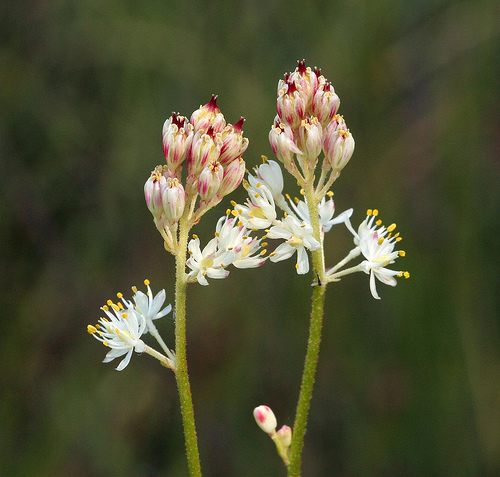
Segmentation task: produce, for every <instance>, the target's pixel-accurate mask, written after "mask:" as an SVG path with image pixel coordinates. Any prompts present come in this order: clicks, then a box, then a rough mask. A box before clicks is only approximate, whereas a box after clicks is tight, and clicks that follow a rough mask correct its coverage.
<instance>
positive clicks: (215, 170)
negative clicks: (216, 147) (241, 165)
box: [198, 161, 224, 201]
mask: <svg viewBox="0 0 500 477" xmlns="http://www.w3.org/2000/svg"><path fill="white" fill-rule="evenodd" d="M223 175H224V169H223V168H222V166H221V165H220V163H219V162H217V161H215V162H210V163H209V164H208V165H207V166H205V168H204V169H203V171H201V174H200V177H199V178H198V194H200V197H201V199H202V200H205V201H208V200H210V199H211V198H212V197H213V196H214V195H215V194H217V192H218V191H219V187H220V185H221V183H222V178H223Z"/></svg>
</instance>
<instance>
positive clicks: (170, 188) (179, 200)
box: [162, 178, 186, 224]
mask: <svg viewBox="0 0 500 477" xmlns="http://www.w3.org/2000/svg"><path fill="white" fill-rule="evenodd" d="M162 201H163V209H164V211H165V217H166V219H167V221H168V222H169V223H171V224H173V223H174V222H177V221H178V220H179V219H180V218H181V217H182V214H183V213H184V207H185V206H186V194H185V192H184V187H182V184H181V183H180V182H179V180H178V179H176V178H173V179H172V178H168V179H167V185H166V187H165V188H164V189H163V195H162Z"/></svg>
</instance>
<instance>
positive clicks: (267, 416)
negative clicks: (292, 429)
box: [253, 406, 278, 434]
mask: <svg viewBox="0 0 500 477" xmlns="http://www.w3.org/2000/svg"><path fill="white" fill-rule="evenodd" d="M253 416H254V417H255V422H256V423H257V425H258V426H259V427H260V428H261V429H262V430H263V431H264V432H266V433H267V434H272V433H274V432H276V426H277V425H278V423H277V422H276V416H275V415H274V412H273V411H271V408H269V407H268V406H259V407H256V408H255V409H254V410H253Z"/></svg>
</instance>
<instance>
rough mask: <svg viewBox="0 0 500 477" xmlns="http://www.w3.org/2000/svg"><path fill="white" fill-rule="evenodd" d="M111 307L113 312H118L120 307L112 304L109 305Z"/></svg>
mask: <svg viewBox="0 0 500 477" xmlns="http://www.w3.org/2000/svg"><path fill="white" fill-rule="evenodd" d="M111 307H112V308H113V310H115V311H120V307H119V306H118V305H115V304H114V303H113V304H112V305H111Z"/></svg>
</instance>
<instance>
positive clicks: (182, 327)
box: [175, 219, 201, 477]
mask: <svg viewBox="0 0 500 477" xmlns="http://www.w3.org/2000/svg"><path fill="white" fill-rule="evenodd" d="M189 229H190V226H189V222H188V221H184V220H182V219H181V223H180V231H179V232H180V233H179V244H178V250H177V254H176V256H175V259H176V273H175V278H176V280H175V364H176V371H175V378H176V380H177V389H178V391H179V399H180V403H181V413H182V423H183V426H184V439H185V442H186V453H187V459H188V466H189V475H190V476H191V477H193V476H201V466H200V456H199V452H198V439H197V437H196V427H195V423H194V410H193V400H192V397H191V386H190V384H189V376H188V367H187V358H186V279H185V273H186V254H187V242H188V235H189Z"/></svg>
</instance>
